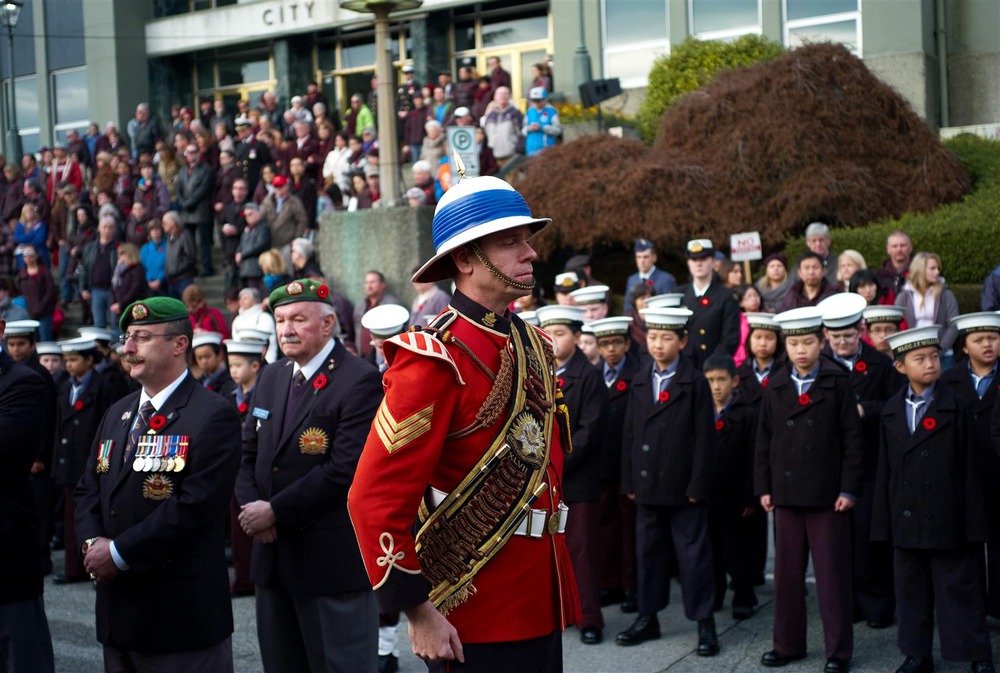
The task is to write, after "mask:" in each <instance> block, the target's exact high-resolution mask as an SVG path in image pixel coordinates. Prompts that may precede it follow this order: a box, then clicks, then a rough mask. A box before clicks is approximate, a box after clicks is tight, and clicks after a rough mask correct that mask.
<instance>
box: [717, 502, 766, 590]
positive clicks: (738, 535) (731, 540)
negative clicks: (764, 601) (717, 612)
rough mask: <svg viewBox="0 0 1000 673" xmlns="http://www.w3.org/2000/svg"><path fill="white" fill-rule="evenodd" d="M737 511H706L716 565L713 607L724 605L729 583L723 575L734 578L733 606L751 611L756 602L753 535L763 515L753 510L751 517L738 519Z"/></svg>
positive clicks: (738, 513) (758, 528) (757, 529)
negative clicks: (758, 520)
mask: <svg viewBox="0 0 1000 673" xmlns="http://www.w3.org/2000/svg"><path fill="white" fill-rule="evenodd" d="M740 514H741V512H740V508H738V507H737V508H734V509H730V510H725V511H719V510H709V513H708V531H709V534H710V535H711V537H712V560H713V563H714V566H715V606H716V607H717V608H721V607H722V605H723V604H724V603H725V598H726V589H727V587H728V582H727V581H726V575H727V574H728V575H729V576H730V577H732V578H733V607H734V608H735V607H747V608H752V607H753V606H754V605H755V604H756V602H757V599H756V596H755V595H754V590H753V587H754V583H755V582H754V580H755V579H756V573H757V565H756V559H755V558H754V557H753V554H752V553H751V552H752V551H753V549H754V548H755V547H754V538H755V535H757V533H758V532H759V530H760V526H759V525H758V524H757V519H758V518H763V517H764V516H765V515H764V512H763V510H760V509H756V508H755V509H754V513H753V514H751V515H750V516H747V517H743V516H740Z"/></svg>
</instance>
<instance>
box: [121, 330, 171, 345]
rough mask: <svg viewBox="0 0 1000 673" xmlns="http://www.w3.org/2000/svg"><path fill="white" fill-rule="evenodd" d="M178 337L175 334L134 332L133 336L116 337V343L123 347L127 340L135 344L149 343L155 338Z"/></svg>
mask: <svg viewBox="0 0 1000 673" xmlns="http://www.w3.org/2000/svg"><path fill="white" fill-rule="evenodd" d="M175 336H180V334H178V333H177V332H165V333H163V334H153V333H152V332H135V333H134V334H122V335H120V336H119V337H118V343H120V344H121V345H123V346H124V345H125V344H126V343H128V341H129V339H131V340H132V341H134V342H136V343H137V344H144V343H149V342H150V341H152V340H153V339H155V338H156V337H168V338H169V337H175Z"/></svg>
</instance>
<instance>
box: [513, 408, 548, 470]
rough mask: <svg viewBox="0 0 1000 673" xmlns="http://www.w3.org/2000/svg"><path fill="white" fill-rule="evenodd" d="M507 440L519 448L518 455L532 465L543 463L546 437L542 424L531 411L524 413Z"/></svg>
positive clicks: (514, 424)
mask: <svg viewBox="0 0 1000 673" xmlns="http://www.w3.org/2000/svg"><path fill="white" fill-rule="evenodd" d="M507 441H508V442H510V443H511V444H512V445H513V446H514V448H516V449H517V455H518V456H520V457H521V459H522V460H524V462H526V463H528V464H529V465H531V466H532V467H536V468H537V467H540V466H541V464H542V458H541V456H542V450H543V449H544V448H545V446H544V445H545V437H544V433H543V432H542V426H541V424H540V423H539V422H538V421H537V420H536V419H535V417H534V416H532V415H531V414H529V413H522V414H521V415H520V416H518V417H517V420H515V421H514V423H513V425H512V426H511V428H510V431H509V432H508V433H507Z"/></svg>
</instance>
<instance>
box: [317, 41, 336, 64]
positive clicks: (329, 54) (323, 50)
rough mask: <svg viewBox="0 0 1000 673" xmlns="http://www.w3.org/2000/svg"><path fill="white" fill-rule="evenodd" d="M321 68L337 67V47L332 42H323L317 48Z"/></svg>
mask: <svg viewBox="0 0 1000 673" xmlns="http://www.w3.org/2000/svg"><path fill="white" fill-rule="evenodd" d="M316 58H317V60H318V62H319V69H320V70H336V69H337V48H336V47H335V46H334V45H332V44H321V45H320V46H319V48H318V49H317V50H316Z"/></svg>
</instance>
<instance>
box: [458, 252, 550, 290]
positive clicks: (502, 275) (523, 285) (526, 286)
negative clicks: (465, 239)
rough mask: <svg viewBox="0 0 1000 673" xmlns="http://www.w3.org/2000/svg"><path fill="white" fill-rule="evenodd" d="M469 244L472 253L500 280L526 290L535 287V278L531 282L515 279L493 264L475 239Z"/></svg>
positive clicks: (516, 288)
mask: <svg viewBox="0 0 1000 673" xmlns="http://www.w3.org/2000/svg"><path fill="white" fill-rule="evenodd" d="M469 246H470V247H471V248H472V254H474V255H475V256H476V259H478V260H479V261H480V262H482V265H483V266H485V267H486V270H487V271H489V272H490V273H492V274H493V275H494V276H496V277H497V278H499V279H500V280H502V281H503V282H504V283H505V284H507V285H510V286H511V287H512V288H514V289H515V290H524V291H525V292H531V290H532V288H534V287H535V279H534V278H532V279H531V282H530V283H521V282H518V281H516V280H514V279H513V278H511V277H510V276H508V275H507V274H505V273H503V272H502V271H500V269H498V268H496V267H495V266H493V263H492V262H491V261H490V260H488V259H486V255H485V254H483V251H482V249H481V248H480V247H479V244H478V243H476V242H475V241H473V242H472V243H470V244H469Z"/></svg>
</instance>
